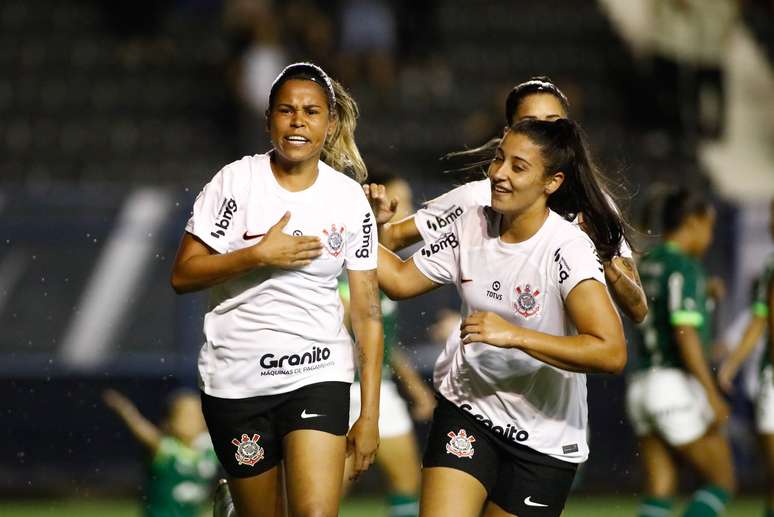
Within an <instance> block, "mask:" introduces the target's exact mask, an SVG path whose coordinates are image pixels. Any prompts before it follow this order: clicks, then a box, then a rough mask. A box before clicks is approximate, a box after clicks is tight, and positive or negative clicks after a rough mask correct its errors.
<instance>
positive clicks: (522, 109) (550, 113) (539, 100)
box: [510, 93, 568, 124]
mask: <svg viewBox="0 0 774 517" xmlns="http://www.w3.org/2000/svg"><path fill="white" fill-rule="evenodd" d="M567 116H568V114H567V111H566V110H565V109H564V106H563V105H562V103H561V102H560V101H559V99H558V98H556V96H555V95H554V94H552V93H533V94H530V95H527V96H526V97H524V98H523V99H522V100H521V102H519V105H518V107H517V108H516V112H515V113H514V114H513V120H511V121H510V122H511V124H513V123H515V122H519V121H521V120H527V119H535V120H549V121H553V120H557V119H560V118H567Z"/></svg>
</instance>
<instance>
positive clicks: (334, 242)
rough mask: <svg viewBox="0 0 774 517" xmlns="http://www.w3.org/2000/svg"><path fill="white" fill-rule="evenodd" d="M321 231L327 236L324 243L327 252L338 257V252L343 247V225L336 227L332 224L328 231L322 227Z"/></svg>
mask: <svg viewBox="0 0 774 517" xmlns="http://www.w3.org/2000/svg"><path fill="white" fill-rule="evenodd" d="M323 233H324V234H325V236H326V237H328V240H327V241H326V243H325V247H326V248H327V249H328V252H329V253H330V254H331V255H333V256H334V257H338V256H339V253H341V249H342V248H343V247H344V226H342V227H341V228H339V229H336V225H335V224H332V225H331V229H330V231H329V230H328V229H326V228H323Z"/></svg>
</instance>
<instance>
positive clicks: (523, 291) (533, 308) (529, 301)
mask: <svg viewBox="0 0 774 517" xmlns="http://www.w3.org/2000/svg"><path fill="white" fill-rule="evenodd" d="M513 294H514V295H515V296H516V300H515V301H514V302H513V308H514V310H515V311H516V312H517V313H518V314H520V315H522V316H524V317H525V318H529V317H530V316H533V315H535V314H537V312H538V311H539V310H540V304H539V303H538V300H537V297H538V295H539V294H540V290H539V289H535V290H534V291H533V290H532V287H531V286H530V285H529V284H526V285H525V286H524V287H521V286H518V285H517V286H516V287H515V288H514V289H513Z"/></svg>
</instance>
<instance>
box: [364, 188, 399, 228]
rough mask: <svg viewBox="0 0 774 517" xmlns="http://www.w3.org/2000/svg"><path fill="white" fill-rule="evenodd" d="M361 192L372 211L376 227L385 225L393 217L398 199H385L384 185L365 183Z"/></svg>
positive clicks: (385, 190)
mask: <svg viewBox="0 0 774 517" xmlns="http://www.w3.org/2000/svg"><path fill="white" fill-rule="evenodd" d="M363 192H365V195H366V198H367V199H368V202H369V203H370V204H371V210H373V211H374V216H375V217H376V224H377V225H381V224H384V223H387V222H389V221H390V219H392V218H393V217H395V212H396V211H397V209H398V198H396V197H394V198H392V199H387V189H386V188H385V187H384V185H379V184H378V183H366V184H365V185H363Z"/></svg>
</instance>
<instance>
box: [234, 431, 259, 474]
mask: <svg viewBox="0 0 774 517" xmlns="http://www.w3.org/2000/svg"><path fill="white" fill-rule="evenodd" d="M260 439H261V435H260V434H257V433H255V434H253V437H252V438H250V437H249V436H248V435H246V434H242V439H241V440H237V439H236V438H234V439H233V440H231V443H233V444H234V445H236V448H237V451H236V453H235V454H234V457H235V458H236V460H237V463H238V464H239V465H250V466H251V467H253V466H255V464H256V463H258V462H259V461H261V460H262V459H263V447H261V446H260V445H258V440H260Z"/></svg>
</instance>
